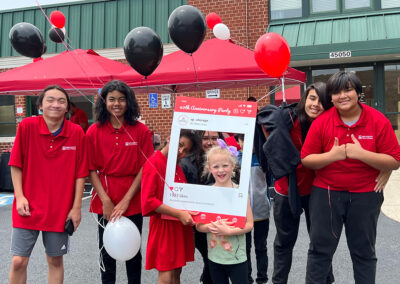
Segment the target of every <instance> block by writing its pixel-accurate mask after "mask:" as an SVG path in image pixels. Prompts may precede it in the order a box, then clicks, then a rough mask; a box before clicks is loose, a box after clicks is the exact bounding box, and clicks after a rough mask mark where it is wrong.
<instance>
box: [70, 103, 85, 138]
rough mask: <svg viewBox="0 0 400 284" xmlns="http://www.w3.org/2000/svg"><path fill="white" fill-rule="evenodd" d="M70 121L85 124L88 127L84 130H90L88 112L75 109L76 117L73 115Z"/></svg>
mask: <svg viewBox="0 0 400 284" xmlns="http://www.w3.org/2000/svg"><path fill="white" fill-rule="evenodd" d="M69 120H70V121H71V122H73V123H75V124H78V125H80V124H81V123H85V124H86V125H87V126H86V127H85V129H83V130H84V131H85V132H86V130H87V129H88V126H89V123H88V117H87V115H86V112H84V111H83V110H81V109H80V108H75V113H74V115H71V117H70V119H69Z"/></svg>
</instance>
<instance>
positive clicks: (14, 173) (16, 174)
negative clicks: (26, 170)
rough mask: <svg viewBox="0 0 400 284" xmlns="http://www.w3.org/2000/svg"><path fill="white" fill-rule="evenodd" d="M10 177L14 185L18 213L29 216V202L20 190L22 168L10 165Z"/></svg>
mask: <svg viewBox="0 0 400 284" xmlns="http://www.w3.org/2000/svg"><path fill="white" fill-rule="evenodd" d="M11 179H12V183H13V186H14V194H15V200H16V203H17V211H18V214H19V215H21V216H31V212H30V211H29V202H28V200H27V199H26V198H25V196H24V191H23V190H22V169H21V168H18V167H15V166H11Z"/></svg>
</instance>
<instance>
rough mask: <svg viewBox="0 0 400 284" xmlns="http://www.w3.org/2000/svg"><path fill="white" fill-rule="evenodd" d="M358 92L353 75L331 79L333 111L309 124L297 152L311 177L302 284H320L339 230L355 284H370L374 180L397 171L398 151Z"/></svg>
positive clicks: (377, 197) (377, 201) (377, 191)
mask: <svg viewBox="0 0 400 284" xmlns="http://www.w3.org/2000/svg"><path fill="white" fill-rule="evenodd" d="M361 91H362V87H361V82H360V80H359V79H358V78H357V76H356V75H354V74H353V73H348V72H343V71H342V72H338V73H336V74H334V75H333V76H332V77H331V78H330V79H329V80H328V83H327V93H328V95H329V96H331V98H332V103H333V105H334V106H335V107H334V108H331V109H330V110H328V111H326V112H325V113H323V114H321V115H320V116H319V117H318V118H317V119H316V120H315V121H314V123H313V124H312V125H311V128H310V131H309V132H308V135H307V138H306V141H305V143H304V146H303V148H302V151H301V157H302V163H303V165H304V166H306V167H309V168H312V169H314V170H315V175H316V176H315V179H314V183H313V189H312V193H311V198H310V220H311V230H310V248H309V250H308V262H307V274H306V283H325V282H324V281H325V279H326V276H327V274H328V272H329V267H330V264H331V261H332V257H333V254H334V253H335V250H336V248H337V245H338V243H339V238H340V235H341V232H342V228H343V226H344V228H345V233H346V238H347V245H348V247H349V250H350V255H351V258H352V262H353V271H354V279H355V283H356V284H368V283H375V274H376V262H377V258H376V255H375V241H376V226H377V222H378V217H379V213H380V209H381V205H382V202H383V192H382V189H383V188H382V187H381V186H380V183H378V184H377V182H376V180H377V178H379V179H381V177H382V173H384V172H390V171H391V170H395V169H397V168H398V167H399V165H400V163H399V161H400V147H399V144H398V141H397V139H396V136H395V134H394V131H393V129H392V127H391V124H390V122H389V120H388V119H387V118H386V117H385V116H384V115H383V114H382V113H380V112H379V111H377V110H375V109H373V108H371V107H369V106H367V105H364V104H361V103H360V102H359V98H360V94H361ZM387 178H388V175H386V179H387Z"/></svg>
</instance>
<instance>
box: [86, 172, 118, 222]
mask: <svg viewBox="0 0 400 284" xmlns="http://www.w3.org/2000/svg"><path fill="white" fill-rule="evenodd" d="M89 176H90V182H91V183H92V185H93V188H94V190H95V191H96V194H97V195H98V196H99V198H100V200H101V203H102V204H103V215H104V218H105V219H106V220H110V216H111V213H112V211H113V210H114V203H113V202H112V201H111V199H110V197H109V196H108V195H107V193H106V191H105V190H104V188H103V185H102V184H101V181H100V178H99V175H98V174H97V172H96V171H90V173H89Z"/></svg>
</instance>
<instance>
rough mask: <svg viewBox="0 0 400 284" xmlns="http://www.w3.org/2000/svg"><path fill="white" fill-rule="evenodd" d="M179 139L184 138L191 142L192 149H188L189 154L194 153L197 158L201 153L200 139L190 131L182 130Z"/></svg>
mask: <svg viewBox="0 0 400 284" xmlns="http://www.w3.org/2000/svg"><path fill="white" fill-rule="evenodd" d="M179 137H186V138H187V139H189V140H190V141H191V142H192V148H191V149H190V152H191V153H194V154H195V155H196V156H197V157H198V156H199V155H200V152H201V139H200V137H199V136H198V135H197V134H196V133H195V132H194V131H192V130H189V129H182V130H181V134H180V136H179Z"/></svg>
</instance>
